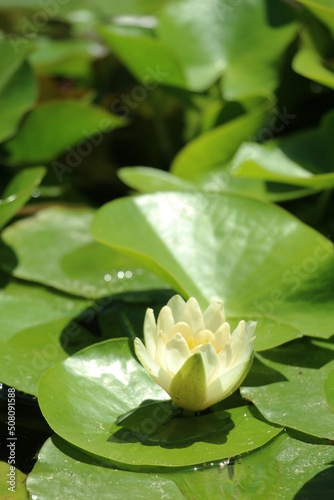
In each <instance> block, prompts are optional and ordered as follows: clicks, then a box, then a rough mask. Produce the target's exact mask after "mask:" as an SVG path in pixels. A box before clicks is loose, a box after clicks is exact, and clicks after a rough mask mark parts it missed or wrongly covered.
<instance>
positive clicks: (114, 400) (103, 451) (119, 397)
mask: <svg viewBox="0 0 334 500" xmlns="http://www.w3.org/2000/svg"><path fill="white" fill-rule="evenodd" d="M132 348H133V346H132V344H130V343H129V341H127V340H125V339H117V340H110V341H106V342H102V343H100V344H97V345H95V346H91V347H88V348H86V349H84V350H83V351H81V352H79V353H77V354H75V355H73V356H71V357H70V358H68V359H67V360H66V361H64V362H63V363H61V364H59V365H57V366H55V367H54V368H52V369H50V370H49V371H48V372H47V373H46V374H45V375H44V376H43V377H42V379H41V381H40V383H39V387H38V400H39V403H40V406H41V410H42V413H43V415H44V416H45V418H46V420H47V421H48V423H49V424H50V426H51V427H52V429H53V430H54V431H55V432H56V433H57V434H59V435H60V436H61V437H63V438H64V439H66V440H67V441H69V442H70V443H72V444H73V445H75V446H77V447H79V448H81V449H83V450H85V451H87V452H88V453H90V454H92V455H94V456H99V457H100V458H102V459H104V460H107V461H110V463H113V464H116V465H117V466H119V467H121V468H130V469H131V468H135V467H161V466H165V467H173V466H174V467H180V466H188V465H192V464H196V463H202V462H206V461H211V460H217V459H220V458H227V457H229V456H232V455H238V454H240V453H244V452H246V451H250V450H252V449H255V448H257V447H259V446H262V445H263V444H264V443H266V442H267V441H269V440H270V439H271V438H272V437H274V436H275V435H277V434H278V433H279V432H280V430H281V428H279V427H272V426H270V425H268V423H266V422H265V421H263V420H261V419H259V418H258V415H257V414H256V413H253V410H252V408H249V407H248V406H239V407H236V408H229V409H228V410H221V409H219V406H218V409H217V411H215V412H212V413H209V414H206V415H202V416H201V417H180V416H179V414H178V413H177V414H175V410H174V407H173V405H171V403H170V400H168V401H166V399H168V395H167V394H166V393H165V391H163V390H162V389H161V388H160V387H159V386H158V385H156V384H155V382H153V380H152V379H151V377H150V376H149V375H148V374H147V372H146V371H145V370H144V368H143V367H142V366H141V365H140V364H139V363H138V361H136V360H135V358H134V356H133V353H132ZM152 400H153V402H152ZM148 403H150V404H148ZM148 451H149V453H148Z"/></svg>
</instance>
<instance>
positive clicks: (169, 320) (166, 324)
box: [157, 306, 174, 338]
mask: <svg viewBox="0 0 334 500" xmlns="http://www.w3.org/2000/svg"><path fill="white" fill-rule="evenodd" d="M173 326H174V317H173V313H172V311H171V309H170V307H168V306H164V307H163V308H162V309H161V311H160V313H159V316H158V324H157V328H158V332H164V333H166V335H167V336H168V338H169V336H170V332H171V331H172V328H173Z"/></svg>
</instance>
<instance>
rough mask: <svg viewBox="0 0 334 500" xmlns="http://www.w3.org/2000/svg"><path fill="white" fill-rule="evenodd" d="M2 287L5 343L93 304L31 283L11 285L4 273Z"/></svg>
mask: <svg viewBox="0 0 334 500" xmlns="http://www.w3.org/2000/svg"><path fill="white" fill-rule="evenodd" d="M0 286H1V293H0V340H1V341H3V342H6V341H7V340H9V339H10V338H11V337H12V336H13V335H16V334H17V333H18V332H20V331H21V330H23V329H25V328H30V327H33V326H38V325H40V324H41V323H48V322H51V321H54V320H55V321H56V320H59V319H61V318H68V317H69V316H71V317H72V318H75V317H76V316H78V315H79V314H80V313H81V312H82V311H83V310H85V309H86V308H87V307H89V306H90V305H91V301H88V300H85V299H81V298H78V297H71V296H68V295H64V294H61V293H57V292H52V291H51V290H49V289H47V288H44V287H42V286H38V285H34V284H31V283H29V284H28V283H23V282H16V281H12V282H9V283H8V277H7V276H5V275H3V274H2V273H1V274H0ZM0 366H1V363H0ZM0 378H1V377H0Z"/></svg>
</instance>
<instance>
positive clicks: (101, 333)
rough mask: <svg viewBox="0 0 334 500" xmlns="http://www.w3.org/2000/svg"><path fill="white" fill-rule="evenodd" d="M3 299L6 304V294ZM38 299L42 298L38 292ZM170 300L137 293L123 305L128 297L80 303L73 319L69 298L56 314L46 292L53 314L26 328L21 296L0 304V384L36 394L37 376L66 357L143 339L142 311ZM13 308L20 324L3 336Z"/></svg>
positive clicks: (45, 295) (156, 307) (27, 325)
mask: <svg viewBox="0 0 334 500" xmlns="http://www.w3.org/2000/svg"><path fill="white" fill-rule="evenodd" d="M27 291H29V289H28V290H27ZM31 292H32V295H33V292H34V287H31ZM4 294H5V295H6V296H7V299H8V295H7V290H6V291H5V293H4ZM40 296H41V297H40V298H42V296H43V295H42V291H41V294H40ZM169 297H170V294H169V295H168V296H167V297H165V294H164V293H162V292H159V293H157V291H153V292H152V294H151V295H150V296H148V297H146V296H144V297H142V296H141V294H136V295H135V297H133V300H136V302H133V300H132V301H130V302H126V300H130V296H129V295H128V294H124V295H121V296H118V299H117V298H114V297H113V296H110V297H104V298H102V299H100V300H98V301H96V302H94V303H92V302H91V301H86V302H83V306H82V310H81V311H80V310H79V311H78V312H77V314H75V313H73V312H72V314H71V313H70V308H71V306H72V307H73V303H74V304H75V302H74V298H73V297H68V300H67V307H68V311H67V314H66V312H64V311H61V310H57V309H56V304H57V300H56V299H57V297H55V296H54V295H53V294H51V293H49V292H47V291H45V293H44V300H47V301H48V302H49V303H50V304H52V305H53V306H54V307H55V309H56V310H54V311H52V312H51V311H50V310H49V311H48V313H49V315H50V320H49V321H48V320H46V318H45V315H43V316H41V317H40V318H38V317H37V318H36V321H35V323H37V324H33V325H30V324H29V319H28V318H27V316H26V314H24V313H26V311H25V307H26V304H25V300H24V297H23V296H22V295H20V296H19V297H18V298H17V300H16V302H15V301H13V304H11V306H10V303H8V302H7V306H8V307H1V301H0V311H1V314H2V321H1V326H3V325H4V331H3V332H2V336H3V338H2V339H0V352H1V355H0V380H1V381H2V382H4V383H6V384H7V385H8V386H11V387H15V388H16V389H17V390H20V391H24V392H25V393H28V394H33V395H37V385H38V382H39V380H40V378H41V376H42V375H43V374H44V373H45V372H46V371H47V370H48V369H49V368H50V367H52V366H54V365H55V364H57V363H58V362H60V361H62V360H64V359H66V358H67V357H68V356H69V355H71V354H73V353H75V352H77V351H79V350H81V349H83V348H84V347H87V346H89V345H92V344H95V343H97V342H102V341H104V340H106V339H110V338H116V337H130V338H135V337H141V338H142V337H143V324H144V316H145V311H146V309H147V307H148V306H150V307H153V308H154V309H156V310H160V309H161V307H162V306H163V305H164V304H165V303H166V301H167V300H168V298H169ZM20 301H21V302H20ZM64 302H65V301H64ZM5 303H6V302H5ZM16 303H19V304H20V305H21V306H22V308H23V314H22V318H21V322H20V324H18V325H15V328H14V330H10V329H9V331H8V328H7V332H6V321H8V323H9V322H10V321H11V318H12V316H13V308H14V307H15V304H16ZM40 304H41V301H39V300H38V299H37V298H36V295H35V307H38V305H40ZM4 305H5V304H4ZM84 305H85V306H86V307H84ZM58 307H59V305H58ZM38 321H40V322H39V323H38ZM20 326H21V328H20ZM18 328H19V330H18V331H16V330H17V329H18Z"/></svg>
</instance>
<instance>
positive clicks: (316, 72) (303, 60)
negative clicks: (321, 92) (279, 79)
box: [292, 48, 334, 89]
mask: <svg viewBox="0 0 334 500" xmlns="http://www.w3.org/2000/svg"><path fill="white" fill-rule="evenodd" d="M292 68H293V69H294V71H296V73H299V74H300V75H302V76H305V77H306V78H309V79H310V80H314V81H315V82H318V83H320V84H322V85H326V87H330V88H331V89H334V74H333V71H330V70H329V69H327V68H326V66H324V65H323V64H322V60H321V57H320V56H319V55H318V54H317V53H316V52H315V51H314V50H311V49H309V48H304V49H301V50H300V51H299V52H297V54H296V55H295V57H294V59H293V61H292Z"/></svg>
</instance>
